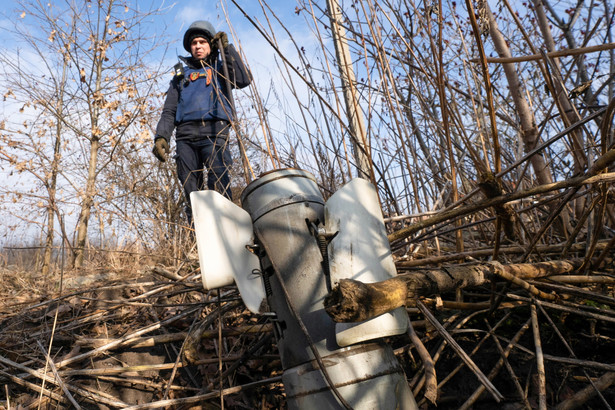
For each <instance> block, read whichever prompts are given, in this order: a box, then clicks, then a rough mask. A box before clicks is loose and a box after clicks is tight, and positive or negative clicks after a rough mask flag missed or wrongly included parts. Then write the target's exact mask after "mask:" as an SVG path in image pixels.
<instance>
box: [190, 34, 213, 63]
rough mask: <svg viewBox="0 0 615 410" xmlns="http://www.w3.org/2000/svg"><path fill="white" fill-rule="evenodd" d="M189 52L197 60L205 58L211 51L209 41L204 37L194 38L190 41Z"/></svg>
mask: <svg viewBox="0 0 615 410" xmlns="http://www.w3.org/2000/svg"><path fill="white" fill-rule="evenodd" d="M190 53H191V54H192V57H194V58H196V59H197V60H202V59H204V58H207V56H208V55H209V54H210V53H211V47H210V46H209V42H208V41H207V40H206V39H205V38H204V37H196V38H194V39H193V40H192V43H190Z"/></svg>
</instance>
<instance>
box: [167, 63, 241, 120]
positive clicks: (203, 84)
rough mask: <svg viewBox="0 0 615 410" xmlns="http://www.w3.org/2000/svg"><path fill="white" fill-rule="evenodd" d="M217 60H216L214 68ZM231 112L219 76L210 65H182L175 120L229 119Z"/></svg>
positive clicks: (231, 116) (231, 115) (230, 118)
mask: <svg viewBox="0 0 615 410" xmlns="http://www.w3.org/2000/svg"><path fill="white" fill-rule="evenodd" d="M217 66H218V62H217V61H216V69H217ZM232 118H233V112H232V109H231V104H230V101H229V100H228V98H227V96H226V95H225V94H224V92H223V90H222V87H221V86H220V80H219V76H218V75H216V74H215V73H214V70H213V69H212V68H211V67H206V68H199V69H194V68H189V67H187V66H184V78H182V79H180V80H179V101H178V103H177V111H176V112H175V122H176V123H177V124H179V123H180V122H184V121H195V120H197V121H199V120H200V121H219V120H226V121H231V120H232Z"/></svg>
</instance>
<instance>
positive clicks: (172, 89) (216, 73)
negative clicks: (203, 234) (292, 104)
mask: <svg viewBox="0 0 615 410" xmlns="http://www.w3.org/2000/svg"><path fill="white" fill-rule="evenodd" d="M183 45H184V49H186V51H188V52H189V53H190V55H191V56H190V57H179V58H180V59H181V60H182V62H183V64H182V63H178V64H177V65H176V66H175V74H174V76H173V79H172V80H171V84H170V86H169V89H168V91H167V96H166V100H165V102H164V107H163V109H162V114H161V116H160V121H159V122H158V126H157V127H156V136H155V137H154V149H153V153H154V155H155V156H156V158H158V159H159V160H160V161H162V162H164V161H165V160H166V157H167V154H168V153H169V140H170V138H171V134H172V133H173V130H175V142H176V147H175V149H176V155H175V161H176V164H177V176H178V178H179V181H180V183H181V184H182V187H183V189H184V194H185V197H186V201H187V204H188V205H187V206H186V214H187V217H188V221H189V223H192V210H191V209H190V193H191V192H193V191H196V190H200V189H204V187H205V182H206V183H207V188H208V189H215V190H216V191H218V192H219V193H221V194H222V195H224V196H226V197H227V198H228V199H232V194H231V188H230V176H229V167H230V166H231V164H232V159H231V154H230V150H229V141H228V139H229V138H228V137H229V130H230V127H231V123H232V121H234V119H235V113H234V112H233V104H232V102H231V98H232V97H231V89H232V88H243V87H246V86H248V85H249V84H250V82H251V81H252V75H251V74H250V71H249V70H248V69H247V67H246V66H245V65H244V64H243V62H242V60H241V57H240V56H239V53H238V52H237V50H235V47H233V45H232V44H229V43H228V37H227V35H226V33H224V32H217V33H216V31H215V29H214V27H213V25H212V24H211V23H209V22H208V21H195V22H194V23H192V24H191V25H190V27H189V28H188V30H186V33H185V34H184V39H183ZM220 47H221V48H222V49H221V50H220ZM224 64H225V65H226V69H225V67H224ZM225 73H228V78H227V77H226V76H225ZM205 176H206V177H207V178H205Z"/></svg>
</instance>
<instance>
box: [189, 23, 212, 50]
mask: <svg viewBox="0 0 615 410" xmlns="http://www.w3.org/2000/svg"><path fill="white" fill-rule="evenodd" d="M215 34H216V29H215V28H214V26H213V25H212V24H211V23H210V22H209V21H204V20H198V21H195V22H194V23H192V24H190V27H188V30H186V33H184V49H186V51H188V52H190V43H192V40H193V39H194V38H195V37H204V38H207V39H211V38H213V37H214V35H215Z"/></svg>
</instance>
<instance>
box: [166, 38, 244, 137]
mask: <svg viewBox="0 0 615 410" xmlns="http://www.w3.org/2000/svg"><path fill="white" fill-rule="evenodd" d="M224 56H225V59H226V65H227V69H228V73H229V77H230V84H231V88H244V87H246V86H248V85H249V84H250V83H251V82H252V75H251V73H250V71H249V70H248V69H247V67H246V66H245V65H244V64H243V61H242V60H241V57H240V56H239V53H238V52H237V50H235V47H233V45H232V44H229V45H228V47H226V49H225V50H224ZM180 59H181V60H182V61H183V62H184V63H185V66H184V75H183V76H179V75H175V76H174V77H173V79H172V80H171V84H170V85H169V89H168V91H167V96H166V99H165V102H164V107H163V108H162V114H161V116H160V121H159V122H158V126H157V127H156V138H158V137H163V138H165V139H166V140H167V141H169V140H170V138H171V135H172V134H173V130H174V129H175V138H176V139H186V138H201V137H211V136H215V135H218V134H219V133H220V132H224V131H225V129H226V130H228V124H229V121H232V120H233V119H234V118H235V113H234V112H232V108H231V107H232V104H230V100H229V97H230V92H229V90H228V89H227V81H226V79H225V78H224V70H223V67H222V61H221V59H220V58H219V57H218V58H215V59H214V60H213V61H212V60H211V59H210V60H208V61H207V63H206V64H204V66H205V67H203V65H202V64H201V62H200V61H198V60H195V59H193V58H192V57H188V58H185V57H180ZM191 76H192V79H191ZM227 132H228V131H227Z"/></svg>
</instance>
